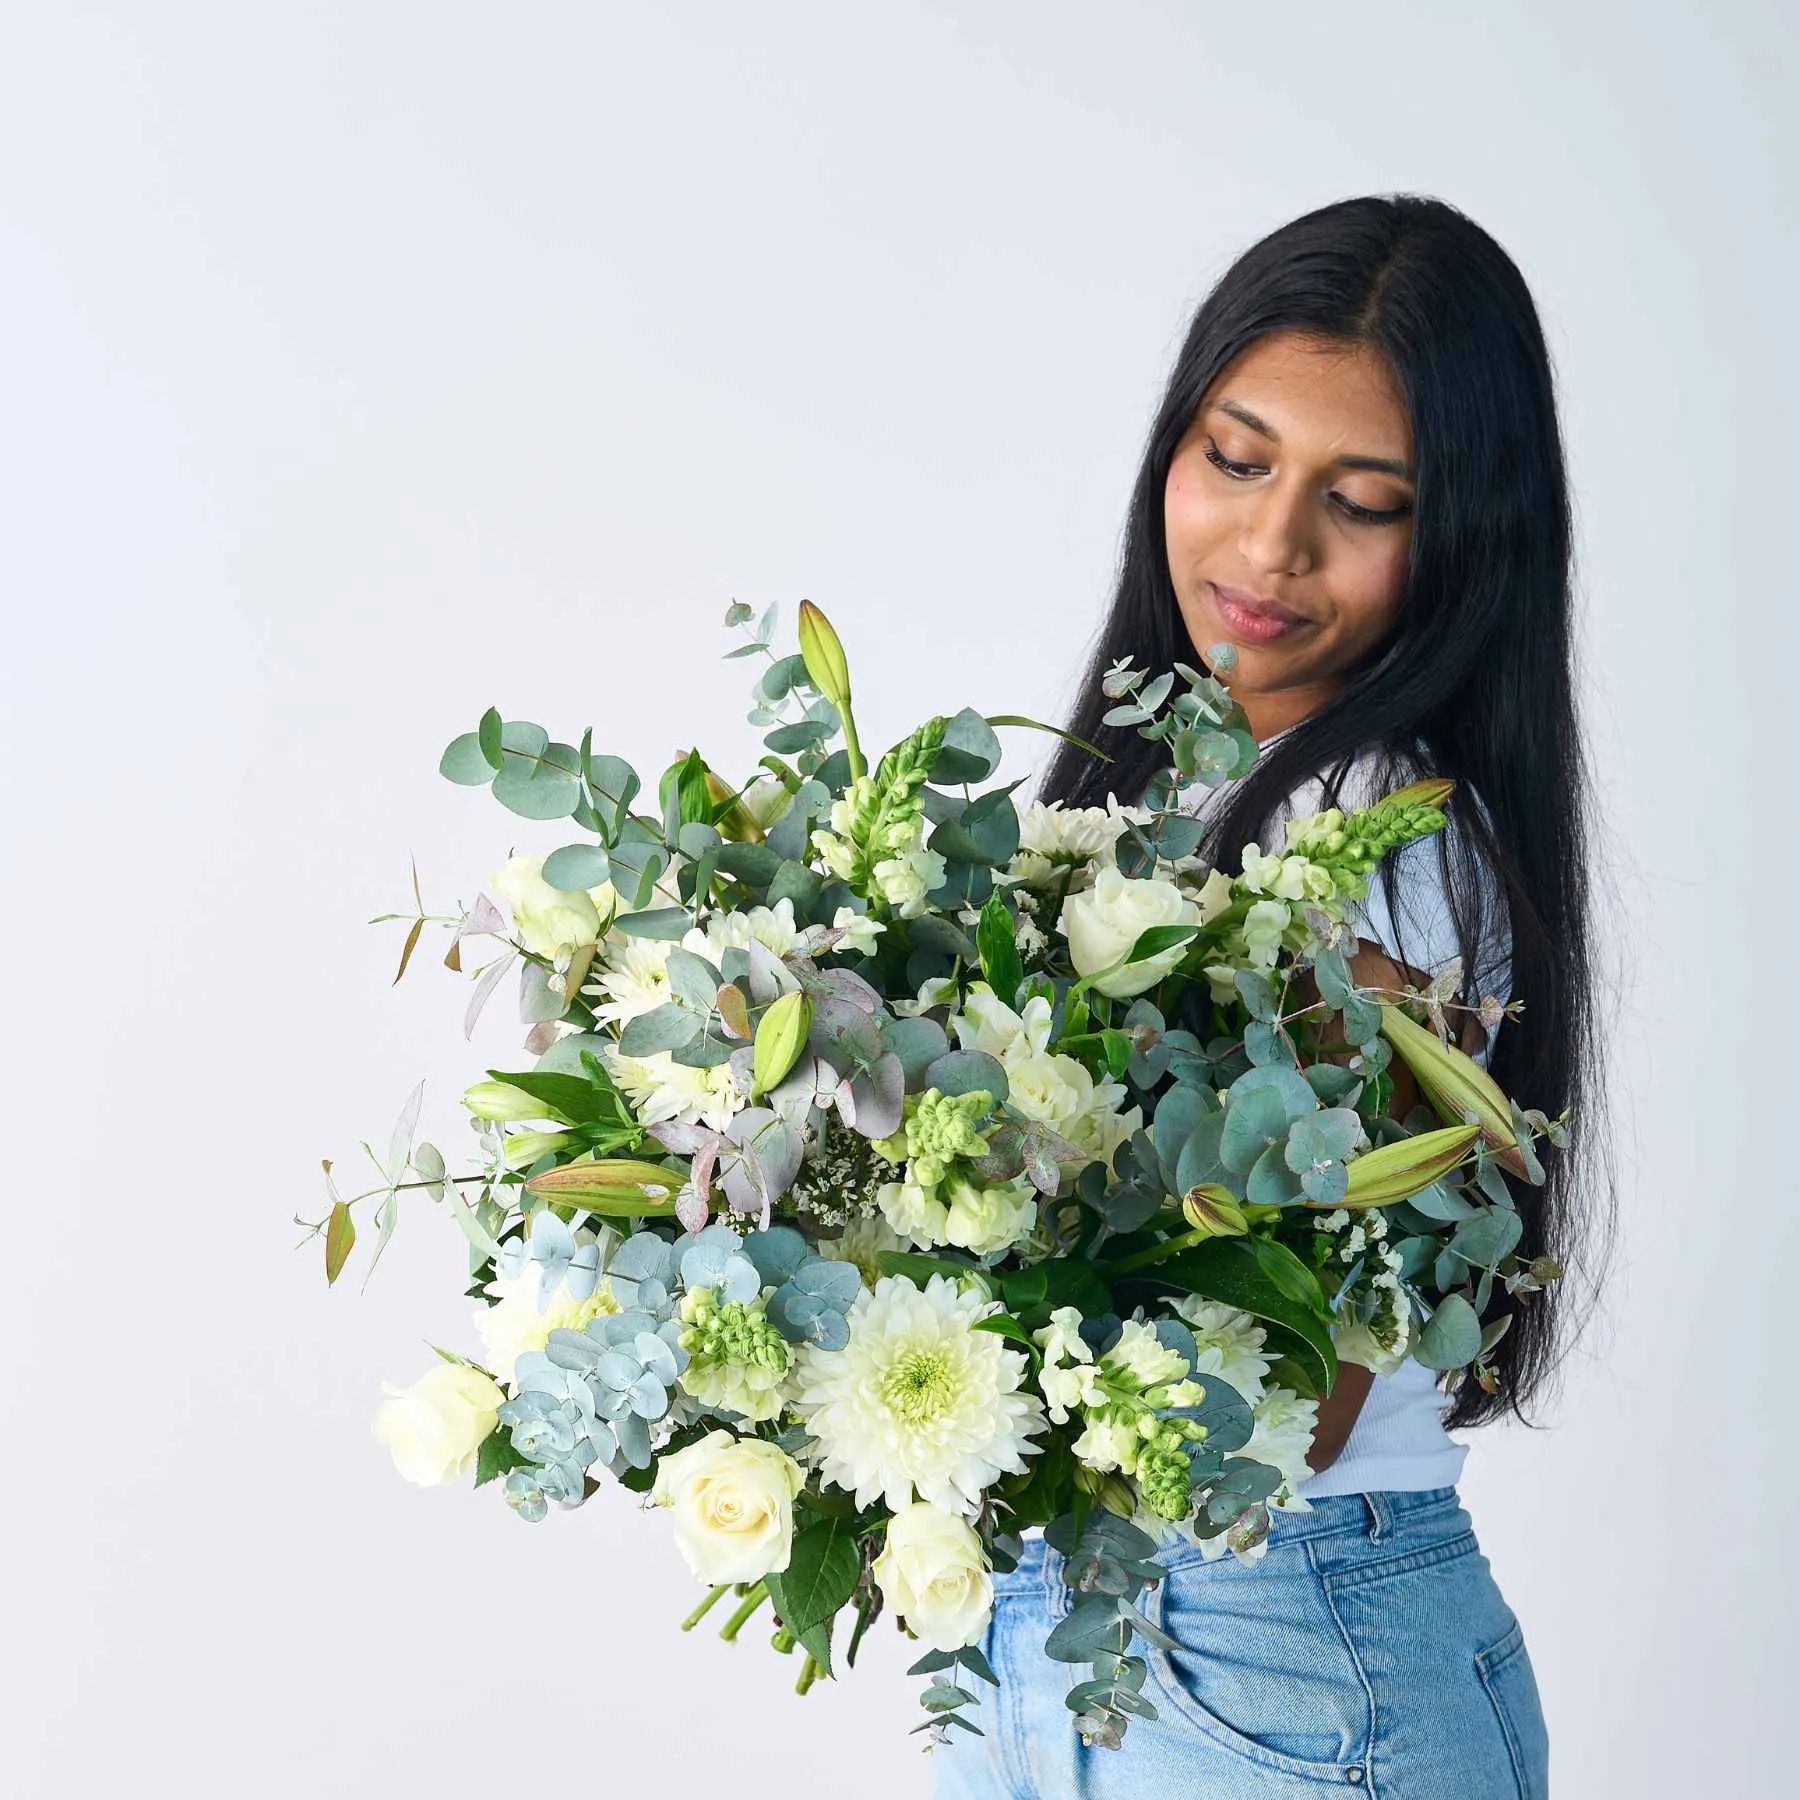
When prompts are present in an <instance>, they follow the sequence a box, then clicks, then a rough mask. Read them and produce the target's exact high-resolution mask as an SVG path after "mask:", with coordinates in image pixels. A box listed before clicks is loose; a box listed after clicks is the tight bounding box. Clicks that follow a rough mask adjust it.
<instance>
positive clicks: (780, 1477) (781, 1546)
mask: <svg viewBox="0 0 1800 1800" xmlns="http://www.w3.org/2000/svg"><path fill="white" fill-rule="evenodd" d="M805 1483H806V1477H805V1475H804V1473H803V1472H802V1471H801V1468H800V1465H799V1464H798V1463H796V1462H795V1461H794V1459H793V1458H792V1457H791V1456H789V1455H788V1453H787V1452H786V1451H785V1450H782V1449H780V1448H778V1447H777V1446H776V1445H774V1444H771V1443H768V1442H766V1441H764V1440H763V1439H761V1438H740V1437H734V1436H733V1435H732V1433H730V1432H729V1431H724V1430H719V1431H711V1432H708V1433H707V1435H706V1436H705V1437H703V1438H701V1439H699V1440H698V1441H697V1442H696V1443H692V1444H689V1445H688V1446H687V1447H686V1448H685V1449H682V1450H676V1451H673V1452H671V1453H670V1454H668V1455H665V1456H662V1457H659V1458H658V1460H657V1465H656V1481H655V1484H654V1485H653V1486H652V1488H651V1490H650V1497H651V1499H652V1500H653V1501H655V1503H656V1504H657V1505H659V1506H667V1507H672V1508H673V1509H674V1513H675V1545H676V1548H677V1549H678V1550H680V1552H681V1554H682V1557H683V1558H684V1560H685V1561H686V1563H687V1566H688V1568H689V1569H690V1570H691V1571H692V1573H693V1576H694V1578H695V1580H697V1581H704V1582H706V1583H707V1584H708V1585H710V1586H714V1587H716V1586H719V1585H720V1584H721V1583H724V1582H728V1581H760V1580H761V1579H762V1578H763V1576H765V1575H779V1574H780V1573H781V1571H782V1570H783V1569H785V1568H786V1567H787V1566H788V1560H789V1558H790V1557H791V1556H792V1554H793V1547H794V1496H795V1495H796V1494H797V1493H799V1491H800V1489H801V1488H802V1487H803V1486H804V1485H805Z"/></svg>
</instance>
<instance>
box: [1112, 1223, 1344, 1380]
mask: <svg viewBox="0 0 1800 1800" xmlns="http://www.w3.org/2000/svg"><path fill="white" fill-rule="evenodd" d="M1083 1266H1085V1265H1083ZM1142 1276H1143V1278H1145V1279H1149V1280H1153V1281H1155V1282H1157V1283H1158V1284H1159V1285H1163V1286H1167V1287H1172V1288H1175V1289H1177V1290H1178V1291H1180V1292H1182V1293H1189V1294H1198V1295H1200V1296H1201V1297H1202V1298H1203V1299H1207V1300H1218V1301H1221V1302H1223V1303H1224V1304H1225V1305H1227V1306H1235V1307H1236V1308H1237V1309H1238V1310H1239V1311H1240V1312H1247V1313H1253V1314H1255V1316H1256V1317H1257V1318H1259V1319H1266V1320H1269V1321H1270V1322H1271V1323H1273V1324H1276V1325H1279V1326H1281V1327H1282V1328H1283V1329H1284V1331H1285V1332H1287V1333H1288V1334H1289V1337H1288V1342H1287V1344H1286V1346H1285V1347H1286V1348H1287V1351H1288V1353H1289V1354H1290V1355H1292V1356H1293V1357H1294V1358H1295V1360H1296V1361H1298V1362H1300V1363H1301V1364H1302V1366H1303V1367H1304V1368H1305V1369H1306V1370H1307V1373H1308V1374H1309V1375H1310V1376H1311V1378H1312V1380H1313V1383H1314V1385H1315V1386H1316V1387H1317V1388H1318V1389H1319V1391H1320V1392H1321V1393H1329V1392H1330V1390H1331V1386H1332V1383H1333V1382H1334V1381H1335V1380H1336V1378H1337V1352H1336V1350H1335V1349H1333V1347H1332V1342H1331V1328H1330V1326H1329V1324H1328V1322H1327V1317H1328V1315H1327V1314H1326V1311H1325V1299H1324V1296H1323V1295H1322V1294H1321V1293H1320V1291H1319V1284H1318V1281H1317V1280H1316V1279H1315V1277H1314V1276H1313V1273H1312V1271H1311V1270H1310V1269H1308V1268H1307V1266H1306V1265H1305V1264H1304V1263H1303V1262H1301V1260H1300V1259H1299V1258H1298V1257H1297V1256H1295V1255H1294V1253H1293V1252H1292V1251H1291V1250H1288V1249H1285V1248H1284V1247H1283V1246H1282V1245H1280V1244H1276V1243H1271V1242H1270V1241H1269V1240H1268V1239H1266V1238H1213V1239H1211V1240H1209V1241H1208V1242H1207V1243H1204V1244H1197V1245H1195V1246H1194V1248H1193V1249H1191V1250H1180V1251H1177V1252H1176V1253H1175V1255H1173V1256H1170V1257H1166V1258H1165V1259H1164V1260H1163V1261H1161V1262H1158V1263H1154V1264H1152V1265H1151V1266H1150V1267H1149V1268H1147V1269H1145V1270H1143V1271H1142Z"/></svg>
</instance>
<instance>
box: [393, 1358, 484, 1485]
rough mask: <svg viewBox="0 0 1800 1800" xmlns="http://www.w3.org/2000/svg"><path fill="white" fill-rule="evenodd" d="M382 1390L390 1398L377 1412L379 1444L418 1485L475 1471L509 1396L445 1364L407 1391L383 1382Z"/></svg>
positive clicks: (481, 1376) (466, 1370)
mask: <svg viewBox="0 0 1800 1800" xmlns="http://www.w3.org/2000/svg"><path fill="white" fill-rule="evenodd" d="M381 1387H382V1392H383V1393H385V1394H388V1395H390V1396H391V1398H390V1399H387V1400H384V1401H383V1402H382V1404H381V1405H380V1406H378V1407H377V1408H376V1409H375V1438H376V1441H377V1442H378V1443H381V1444H385V1445H386V1446H387V1451H388V1454H389V1455H390V1456H392V1457H393V1459H394V1467H395V1468H396V1469H398V1470H399V1471H400V1473H401V1474H402V1475H404V1476H405V1477H406V1479H407V1480H408V1481H414V1482H417V1483H418V1485H419V1486H420V1487H439V1486H441V1485H442V1484H443V1483H445V1482H448V1481H456V1480H459V1479H460V1478H461V1477H462V1476H464V1475H467V1474H469V1473H470V1472H471V1471H472V1470H473V1469H474V1467H475V1453H476V1451H478V1450H479V1449H480V1448H481V1445H482V1440H483V1439H484V1438H486V1437H487V1436H489V1434H490V1433H491V1432H492V1431H493V1429H494V1427H495V1426H496V1425H498V1424H499V1423H500V1404H501V1402H502V1401H503V1400H504V1399H505V1398H506V1396H505V1395H504V1394H503V1393H501V1391H500V1389H499V1388H498V1387H497V1386H496V1385H495V1384H494V1382H493V1381H492V1380H491V1379H489V1377H488V1376H486V1375H484V1374H482V1372H481V1371H480V1370H479V1369H469V1368H465V1367H464V1366H463V1365H462V1364H461V1363H445V1362H441V1363H439V1364H438V1365H437V1367H436V1368H432V1369H427V1370H426V1371H425V1373H424V1374H423V1375H421V1376H420V1377H419V1379H418V1380H417V1381H415V1382H414V1383H413V1384H412V1386H411V1387H409V1388H399V1387H395V1386H393V1385H392V1383H390V1382H385V1381H384V1382H383V1383H382V1384H381Z"/></svg>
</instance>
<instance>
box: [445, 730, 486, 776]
mask: <svg viewBox="0 0 1800 1800" xmlns="http://www.w3.org/2000/svg"><path fill="white" fill-rule="evenodd" d="M438 773H439V774H440V775H442V776H443V777H444V779H445V780H446V781H454V782H455V783H456V784H457V786H458V787H486V786H487V784H488V783H489V782H490V781H492V780H493V779H494V769H493V765H492V764H491V763H490V762H489V761H488V759H487V758H486V757H485V756H484V755H483V754H482V750H481V739H480V737H479V736H478V735H477V734H476V733H475V732H473V731H465V732H464V733H463V734H462V736H461V737H459V738H453V739H452V740H451V742H450V746H449V748H448V749H446V750H445V752H444V754H443V756H442V757H441V758H439V760H438Z"/></svg>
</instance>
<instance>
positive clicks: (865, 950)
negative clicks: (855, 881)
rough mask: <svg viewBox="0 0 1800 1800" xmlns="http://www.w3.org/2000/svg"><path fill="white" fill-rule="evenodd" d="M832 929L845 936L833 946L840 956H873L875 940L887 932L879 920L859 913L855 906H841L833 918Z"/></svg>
mask: <svg viewBox="0 0 1800 1800" xmlns="http://www.w3.org/2000/svg"><path fill="white" fill-rule="evenodd" d="M831 928H832V930H834V931H841V932H842V933H843V934H844V935H843V936H842V937H841V938H839V939H838V941H837V943H836V944H835V945H834V946H833V948H834V949H835V950H837V952H838V953H839V954H840V955H851V954H854V955H857V956H871V955H873V954H874V951H875V940H876V939H877V938H879V937H880V936H881V934H882V933H883V932H884V931H886V930H887V927H886V926H885V925H884V924H882V922H881V921H880V920H879V919H871V918H870V917H869V916H868V914H867V913H859V912H858V911H857V910H856V908H855V907H854V906H840V907H839V908H838V909H837V911H836V912H835V913H833V914H832V916H831Z"/></svg>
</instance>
